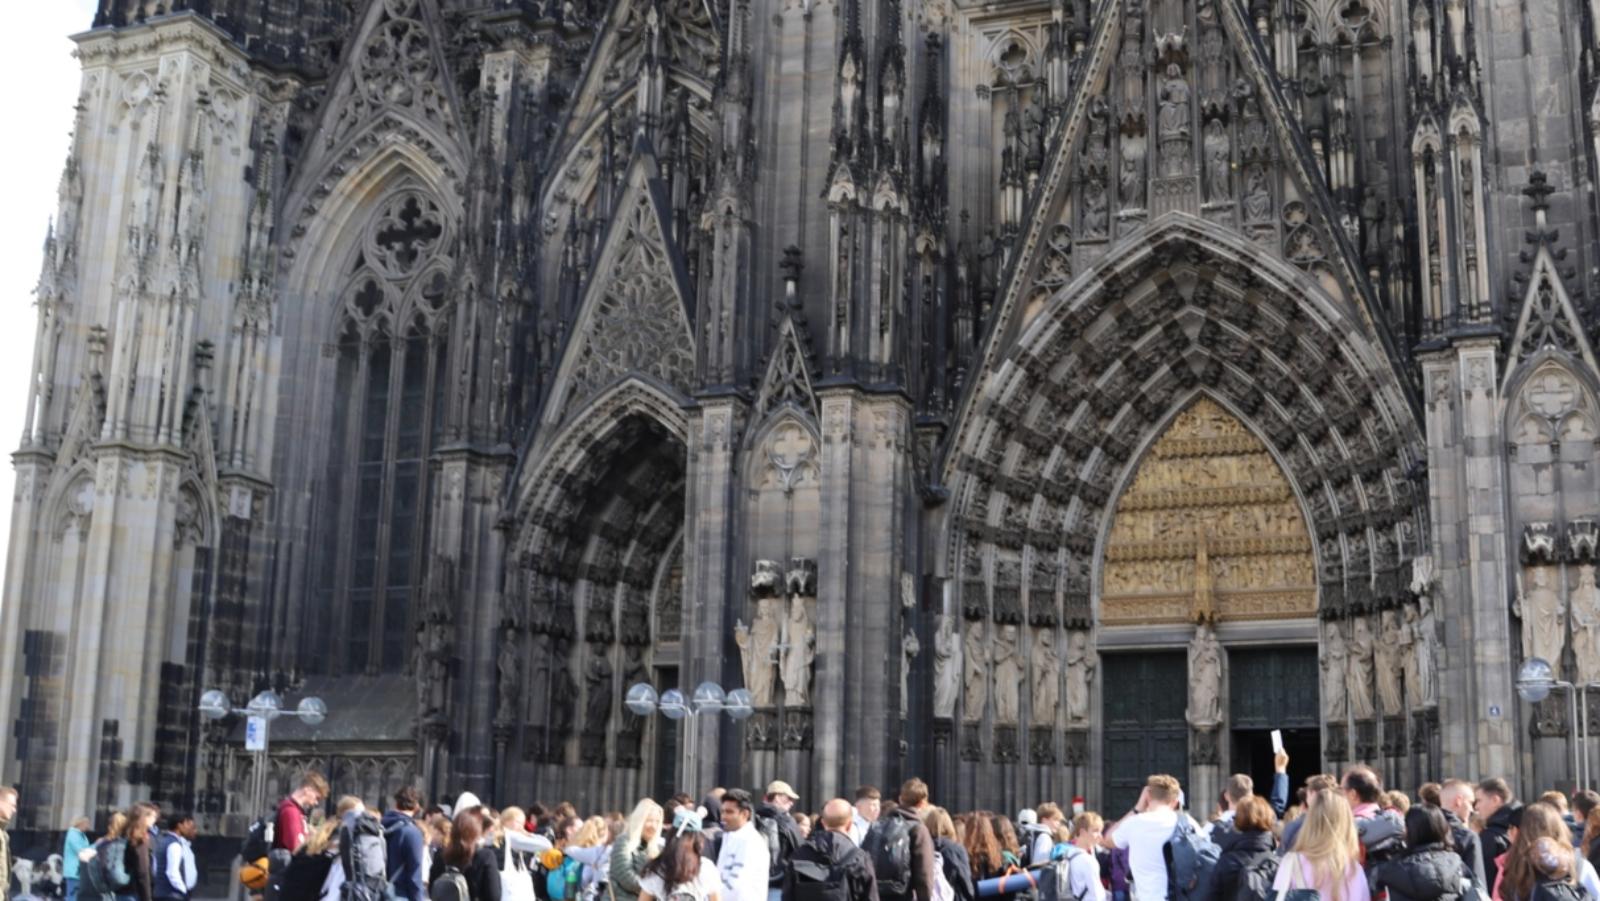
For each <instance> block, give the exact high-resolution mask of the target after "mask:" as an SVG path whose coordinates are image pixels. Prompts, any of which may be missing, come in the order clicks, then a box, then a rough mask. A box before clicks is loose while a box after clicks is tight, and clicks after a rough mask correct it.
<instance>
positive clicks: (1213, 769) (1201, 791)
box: [1183, 726, 1222, 820]
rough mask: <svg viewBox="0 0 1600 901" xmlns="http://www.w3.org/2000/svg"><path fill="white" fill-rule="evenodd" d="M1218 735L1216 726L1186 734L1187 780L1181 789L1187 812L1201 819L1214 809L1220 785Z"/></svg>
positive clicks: (1220, 768) (1199, 728)
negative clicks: (1187, 742) (1187, 740)
mask: <svg viewBox="0 0 1600 901" xmlns="http://www.w3.org/2000/svg"><path fill="white" fill-rule="evenodd" d="M1220 742H1221V736H1220V735H1219V734H1218V730H1217V727H1216V726H1203V727H1196V728H1195V729H1193V730H1191V731H1190V733H1189V780H1188V782H1187V783H1186V784H1185V785H1184V786H1183V788H1184V795H1185V797H1186V799H1187V801H1188V806H1189V812H1190V813H1192V814H1193V815H1194V816H1195V818H1196V819H1199V820H1204V819H1205V818H1206V817H1208V816H1210V815H1211V812H1212V810H1214V809H1215V808H1216V806H1217V791H1218V789H1219V788H1220V787H1221V785H1222V748H1221V744H1220Z"/></svg>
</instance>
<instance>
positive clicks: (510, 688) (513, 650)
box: [494, 625, 522, 723]
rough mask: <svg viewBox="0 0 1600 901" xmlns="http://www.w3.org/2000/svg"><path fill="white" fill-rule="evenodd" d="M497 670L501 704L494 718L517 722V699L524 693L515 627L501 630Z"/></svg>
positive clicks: (498, 720) (504, 721)
mask: <svg viewBox="0 0 1600 901" xmlns="http://www.w3.org/2000/svg"><path fill="white" fill-rule="evenodd" d="M495 669H497V670H498V671H499V673H500V685H499V702H500V703H499V706H498V707H496V708H495V714H494V718H495V720H496V721H497V722H502V723H510V722H515V721H516V719H517V697H518V696H519V695H520V694H521V693H522V656H521V655H520V654H518V653H517V630H516V628H515V627H513V626H509V625H508V626H506V627H505V628H503V629H501V630H500V653H499V655H498V656H496V657H495Z"/></svg>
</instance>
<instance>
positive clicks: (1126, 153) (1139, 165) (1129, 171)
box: [1118, 134, 1145, 210]
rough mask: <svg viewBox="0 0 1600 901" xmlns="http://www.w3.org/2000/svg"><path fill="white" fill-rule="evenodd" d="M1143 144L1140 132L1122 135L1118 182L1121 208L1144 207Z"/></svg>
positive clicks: (1143, 140) (1134, 208) (1135, 208)
mask: <svg viewBox="0 0 1600 901" xmlns="http://www.w3.org/2000/svg"><path fill="white" fill-rule="evenodd" d="M1144 145H1145V139H1144V135H1142V134H1133V135H1124V136H1123V138H1122V165H1121V169H1120V175H1119V181H1118V183H1119V185H1120V186H1121V189H1122V207H1123V209H1129V210H1140V209H1144V151H1145V146H1144Z"/></svg>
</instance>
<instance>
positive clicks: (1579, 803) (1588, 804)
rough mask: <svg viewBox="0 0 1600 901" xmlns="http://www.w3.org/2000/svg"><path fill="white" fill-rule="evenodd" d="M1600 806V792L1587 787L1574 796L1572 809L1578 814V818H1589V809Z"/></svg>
mask: <svg viewBox="0 0 1600 901" xmlns="http://www.w3.org/2000/svg"><path fill="white" fill-rule="evenodd" d="M1596 807H1600V793H1596V792H1595V790H1594V789H1592V788H1586V789H1584V790H1583V791H1581V792H1578V793H1577V794H1575V795H1573V796H1572V809H1573V811H1574V812H1576V813H1577V814H1578V819H1580V820H1587V819H1588V818H1589V811H1591V810H1594V809H1595V808H1596Z"/></svg>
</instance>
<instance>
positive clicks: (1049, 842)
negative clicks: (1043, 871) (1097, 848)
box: [1028, 826, 1093, 864]
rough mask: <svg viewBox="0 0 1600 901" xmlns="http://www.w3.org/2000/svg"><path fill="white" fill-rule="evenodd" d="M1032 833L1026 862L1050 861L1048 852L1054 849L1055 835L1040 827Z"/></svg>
mask: <svg viewBox="0 0 1600 901" xmlns="http://www.w3.org/2000/svg"><path fill="white" fill-rule="evenodd" d="M1033 833H1034V834H1033V843H1032V847H1031V848H1030V849H1029V852H1028V860H1029V861H1030V862H1032V863H1035V864H1041V863H1045V862H1047V861H1049V860H1050V852H1051V851H1052V850H1054V849H1055V846H1056V837H1055V833H1054V832H1052V831H1051V827H1049V826H1041V827H1039V828H1038V829H1035V830H1033ZM1090 856H1093V855H1090Z"/></svg>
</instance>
